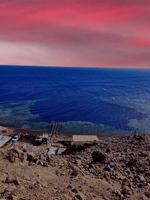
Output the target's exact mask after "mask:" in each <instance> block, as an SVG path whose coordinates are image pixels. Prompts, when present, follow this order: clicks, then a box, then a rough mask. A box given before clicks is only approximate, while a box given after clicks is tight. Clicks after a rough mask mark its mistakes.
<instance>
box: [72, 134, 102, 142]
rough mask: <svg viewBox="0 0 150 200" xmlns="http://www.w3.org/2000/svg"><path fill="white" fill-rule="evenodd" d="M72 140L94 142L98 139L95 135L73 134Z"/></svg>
mask: <svg viewBox="0 0 150 200" xmlns="http://www.w3.org/2000/svg"><path fill="white" fill-rule="evenodd" d="M72 138H73V142H94V141H99V139H98V137H97V135H73V137H72Z"/></svg>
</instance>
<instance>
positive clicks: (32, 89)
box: [0, 66, 150, 134]
mask: <svg viewBox="0 0 150 200" xmlns="http://www.w3.org/2000/svg"><path fill="white" fill-rule="evenodd" d="M149 85H150V70H142V69H141V70H136V69H96V68H92V69H91V68H84V69H83V68H65V67H57V68H56V67H50V68H47V67H21V66H13V67H10V66H0V124H9V125H16V126H19V127H23V128H27V129H28V128H32V129H38V130H39V129H40V130H49V127H50V122H51V121H58V122H61V123H62V131H63V132H65V133H89V134H90V133H97V134H101V133H103V134H106V133H109V134H112V133H118V134H124V133H131V132H133V131H139V132H142V133H149V131H150V103H149V102H150V87H149Z"/></svg>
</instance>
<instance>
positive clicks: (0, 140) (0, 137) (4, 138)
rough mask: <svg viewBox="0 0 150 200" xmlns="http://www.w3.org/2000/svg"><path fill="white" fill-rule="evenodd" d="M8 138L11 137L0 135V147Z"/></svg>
mask: <svg viewBox="0 0 150 200" xmlns="http://www.w3.org/2000/svg"><path fill="white" fill-rule="evenodd" d="M10 140H11V137H9V136H4V135H0V147H2V146H4V145H5V144H6V143H7V142H9V141H10Z"/></svg>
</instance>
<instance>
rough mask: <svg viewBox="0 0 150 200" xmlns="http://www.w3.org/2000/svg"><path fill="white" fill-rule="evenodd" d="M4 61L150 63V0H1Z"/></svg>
mask: <svg viewBox="0 0 150 200" xmlns="http://www.w3.org/2000/svg"><path fill="white" fill-rule="evenodd" d="M0 64H17V65H48V66H102V67H104V66H105V67H108V66H110V67H111V66H114V67H150V0H0Z"/></svg>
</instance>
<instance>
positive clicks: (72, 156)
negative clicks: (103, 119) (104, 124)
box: [0, 135, 150, 200]
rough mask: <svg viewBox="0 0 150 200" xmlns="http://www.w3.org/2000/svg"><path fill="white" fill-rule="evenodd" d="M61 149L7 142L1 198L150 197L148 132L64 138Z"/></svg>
mask: <svg viewBox="0 0 150 200" xmlns="http://www.w3.org/2000/svg"><path fill="white" fill-rule="evenodd" d="M63 145H64V146H65V147H66V150H65V151H64V152H63V153H62V155H57V156H51V157H48V156H47V149H46V147H45V148H43V149H42V150H39V151H37V152H26V151H25V150H23V149H21V148H17V149H16V148H15V149H14V148H7V147H6V148H5V149H2V150H1V154H0V199H3V200H4V199H6V200H17V199H18V200H32V199H33V200H36V199H38V200H43V199H44V200H50V199H51V200H101V199H105V200H106V199H108V200H109V199H112V200H120V199H131V200H134V199H135V200H138V199H139V200H142V199H143V200H147V199H150V137H149V136H141V135H134V136H125V137H107V138H100V141H99V142H94V143H64V144H63Z"/></svg>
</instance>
